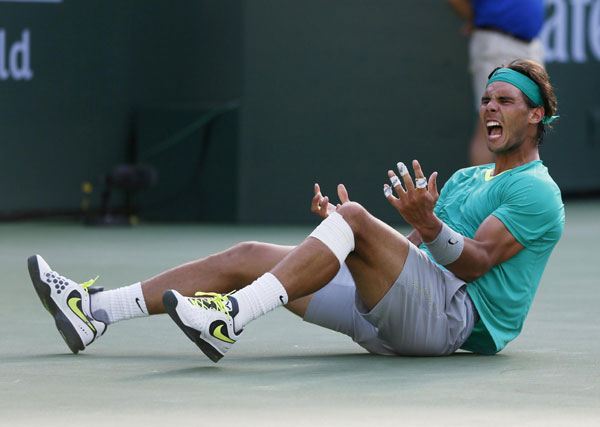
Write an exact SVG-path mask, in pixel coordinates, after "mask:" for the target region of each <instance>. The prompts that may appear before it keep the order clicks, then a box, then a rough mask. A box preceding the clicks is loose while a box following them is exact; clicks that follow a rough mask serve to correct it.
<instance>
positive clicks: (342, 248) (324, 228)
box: [310, 212, 354, 266]
mask: <svg viewBox="0 0 600 427" xmlns="http://www.w3.org/2000/svg"><path fill="white" fill-rule="evenodd" d="M310 237H314V238H315V239H318V240H320V241H321V242H322V243H323V244H325V246H327V247H328V248H329V250H331V252H333V254H334V255H335V256H336V258H337V259H338V261H339V262H340V266H341V265H342V264H343V263H344V260H345V259H346V257H347V256H348V254H349V253H350V252H352V251H353V250H354V232H353V231H352V228H350V226H349V225H348V223H347V222H346V220H345V219H344V217H343V216H341V215H340V214H339V213H337V212H333V213H332V214H330V215H329V216H328V217H327V218H325V219H324V220H323V221H322V222H321V224H319V225H318V227H317V228H315V230H314V231H313V232H312V233H310Z"/></svg>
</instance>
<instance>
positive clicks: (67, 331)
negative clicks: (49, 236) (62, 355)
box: [27, 255, 85, 354]
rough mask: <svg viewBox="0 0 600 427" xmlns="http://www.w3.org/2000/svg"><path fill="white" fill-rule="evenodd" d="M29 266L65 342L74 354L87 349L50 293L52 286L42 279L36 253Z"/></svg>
mask: <svg viewBox="0 0 600 427" xmlns="http://www.w3.org/2000/svg"><path fill="white" fill-rule="evenodd" d="M27 268H28V270H29V276H30V277H31V281H32V282H33V287H34V288H35V291H36V292H37V294H38V297H39V298H40V300H41V301H42V304H43V305H44V307H46V310H48V312H49V313H50V315H51V316H52V317H53V318H54V323H55V324H56V328H57V329H58V332H60V335H61V336H62V337H63V339H64V340H65V343H67V346H69V349H70V350H71V351H72V352H73V353H74V354H77V353H78V352H79V351H80V350H83V349H85V346H84V345H83V341H81V338H80V337H79V334H78V333H77V331H76V330H75V327H74V326H73V325H72V324H71V322H70V321H69V319H68V318H67V316H66V315H65V314H64V313H63V312H62V310H61V309H60V308H59V307H58V305H56V303H55V302H54V300H53V299H52V296H51V295H50V293H51V291H50V287H49V286H48V285H47V284H46V283H44V282H42V280H41V279H40V266H39V265H38V262H37V257H36V256H35V255H33V256H30V257H29V258H28V259H27Z"/></svg>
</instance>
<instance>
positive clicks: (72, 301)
mask: <svg viewBox="0 0 600 427" xmlns="http://www.w3.org/2000/svg"><path fill="white" fill-rule="evenodd" d="M80 301H81V298H69V300H68V301H67V304H68V305H69V308H70V309H71V310H72V311H73V313H75V314H76V315H77V317H79V318H80V319H81V320H83V321H84V322H85V324H86V325H88V327H89V328H90V329H91V330H92V331H94V332H96V328H94V325H92V324H91V323H90V321H89V320H88V318H87V317H86V315H85V314H83V312H82V311H81V310H80V309H79V306H78V305H77V304H78V303H79V302H80Z"/></svg>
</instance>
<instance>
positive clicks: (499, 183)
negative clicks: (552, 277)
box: [435, 160, 565, 354]
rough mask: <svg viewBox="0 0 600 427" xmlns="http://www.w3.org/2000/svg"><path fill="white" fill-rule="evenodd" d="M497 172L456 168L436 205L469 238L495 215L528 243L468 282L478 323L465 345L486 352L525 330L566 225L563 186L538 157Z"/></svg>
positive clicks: (488, 168) (439, 213) (489, 167)
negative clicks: (551, 255)
mask: <svg viewBox="0 0 600 427" xmlns="http://www.w3.org/2000/svg"><path fill="white" fill-rule="evenodd" d="M493 171H494V165H493V164H491V165H483V166H475V167H471V168H466V169H461V170H459V171H457V172H456V173H454V175H452V177H451V178H450V180H449V181H448V182H447V183H446V185H444V188H443V189H442V192H441V194H440V198H439V200H438V202H437V204H436V207H435V213H436V215H437V216H438V217H439V218H440V219H441V220H442V221H444V222H445V223H446V224H447V225H448V226H449V227H450V228H452V229H453V230H455V231H456V232H458V233H460V234H462V235H463V236H465V237H469V238H473V236H474V235H475V232H476V231H477V229H478V228H479V226H480V225H481V223H482V222H483V221H484V220H485V219H486V218H487V217H488V216H489V215H494V216H495V217H496V218H498V219H499V220H500V221H502V223H503V224H504V225H505V226H506V228H507V229H508V231H509V232H510V233H511V234H512V235H513V236H514V238H515V239H516V240H517V241H518V242H519V243H520V244H521V245H523V247H524V248H523V249H522V250H521V251H520V252H519V253H517V254H516V255H515V256H514V257H512V258H510V259H508V260H506V261H505V262H503V263H502V264H498V265H496V266H494V267H492V269H490V270H489V271H488V272H487V273H486V274H484V275H483V276H481V277H480V278H479V279H477V280H475V281H474V282H472V283H469V284H468V285H467V292H468V294H469V296H470V297H471V300H472V301H473V303H474V304H475V307H476V308H477V311H478V312H479V316H480V321H479V322H478V323H477V325H475V328H474V329H473V332H472V333H471V336H470V337H469V338H468V339H467V341H466V342H465V343H464V345H463V347H462V348H463V349H465V350H470V351H474V352H478V353H484V354H494V353H497V352H498V351H500V350H502V349H503V348H504V347H505V346H506V344H508V343H509V342H510V341H511V340H513V339H514V338H515V337H516V336H517V335H519V333H520V332H521V329H522V328H523V323H524V321H525V317H526V316H527V313H528V312H529V308H530V307H531V303H532V301H533V297H534V295H535V292H536V291H537V288H538V285H539V283H540V280H541V278H542V273H543V272H544V268H545V267H546V263H547V261H548V258H549V257H550V253H551V252H552V249H553V248H554V246H555V245H556V243H557V242H558V240H559V238H560V236H561V234H562V231H563V228H564V223H565V213H564V207H563V203H562V199H561V194H560V190H559V189H558V186H557V185H556V184H555V182H554V181H553V180H552V178H551V177H550V175H549V174H548V169H547V168H546V167H545V166H544V165H543V163H542V162H541V161H540V160H538V161H534V162H530V163H527V164H525V165H522V166H519V167H517V168H514V169H511V170H508V171H505V172H503V173H501V174H499V175H497V176H493V175H492V173H493Z"/></svg>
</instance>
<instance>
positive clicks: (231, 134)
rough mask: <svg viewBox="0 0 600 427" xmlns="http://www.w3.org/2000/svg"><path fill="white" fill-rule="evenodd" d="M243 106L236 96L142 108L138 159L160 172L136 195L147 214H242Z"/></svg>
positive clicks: (216, 217) (205, 217)
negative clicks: (239, 195) (240, 147)
mask: <svg viewBox="0 0 600 427" xmlns="http://www.w3.org/2000/svg"><path fill="white" fill-rule="evenodd" d="M238 110H239V105H238V102H237V101H233V102H230V103H227V104H225V105H217V106H152V107H144V108H140V109H138V110H137V112H136V117H135V135H136V137H135V141H136V143H135V155H134V156H135V159H136V161H137V162H140V163H144V164H148V165H151V166H152V167H153V168H154V169H155V170H156V172H157V173H158V175H159V176H160V180H159V181H158V183H157V185H155V186H153V187H152V188H147V189H145V190H143V191H140V193H139V197H138V198H137V200H136V201H137V202H138V207H139V214H140V216H142V217H143V219H149V220H159V221H216V222H223V221H229V222H230V221H235V220H236V219H237V175H238V155H237V152H238V140H239V112H238Z"/></svg>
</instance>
